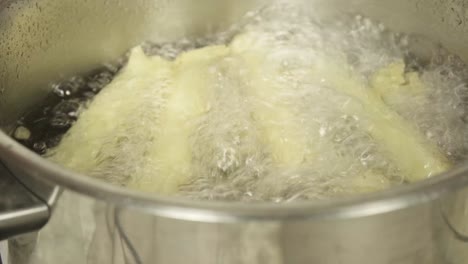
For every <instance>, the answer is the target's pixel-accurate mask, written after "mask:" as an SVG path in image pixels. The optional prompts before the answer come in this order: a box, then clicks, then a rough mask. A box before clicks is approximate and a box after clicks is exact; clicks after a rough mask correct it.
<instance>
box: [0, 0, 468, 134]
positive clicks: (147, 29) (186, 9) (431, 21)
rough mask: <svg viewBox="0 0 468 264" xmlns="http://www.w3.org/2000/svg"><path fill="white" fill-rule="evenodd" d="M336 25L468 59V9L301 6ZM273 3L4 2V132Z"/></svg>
mask: <svg viewBox="0 0 468 264" xmlns="http://www.w3.org/2000/svg"><path fill="white" fill-rule="evenodd" d="M297 1H305V2H307V6H308V7H309V8H310V10H311V12H312V11H313V12H317V11H320V13H321V14H323V15H327V16H329V17H334V16H338V15H342V14H343V12H350V13H359V14H363V15H365V16H368V17H371V18H373V19H376V20H380V21H382V22H384V23H385V24H386V25H387V26H389V27H391V28H393V29H395V30H398V31H403V32H408V33H416V34H421V35H424V36H427V37H429V38H431V39H432V40H434V41H436V42H440V43H442V44H443V45H444V46H445V47H447V48H448V49H450V50H452V51H453V52H455V53H457V54H459V55H460V56H462V57H463V58H465V59H468V48H467V47H466V46H465V45H464V43H467V42H468V32H467V31H468V26H467V24H466V23H467V18H468V8H467V7H468V1H465V0H454V1H439V0H353V1H350V0H297ZM267 2H268V1H267V0H254V1H249V0H225V1H217V0H200V1H191V0H135V1H131V2H129V1H123V0H94V1H75V0H23V1H8V0H7V1H3V2H0V126H1V127H3V128H4V129H9V127H10V125H11V124H12V123H13V122H14V121H15V120H16V119H17V118H18V117H19V116H20V115H21V114H23V113H24V112H25V111H27V110H28V109H29V108H30V107H31V106H33V105H34V104H36V103H37V102H39V101H40V100H41V99H42V98H44V96H45V94H47V92H48V84H50V83H51V82H53V81H57V80H60V79H62V78H66V77H69V76H70V75H72V74H76V73H79V72H83V71H87V70H91V69H93V68H94V67H96V66H97V65H98V64H99V63H102V62H105V61H108V60H111V59H114V58H116V57H118V56H120V55H121V54H122V53H123V52H125V50H127V49H128V48H130V47H132V46H133V45H136V44H138V43H140V42H141V41H143V40H153V41H171V40H174V39H177V38H180V37H183V36H194V35H200V34H207V33H210V32H214V31H218V30H222V29H223V28H226V26H228V25H229V24H232V23H233V22H235V21H236V20H237V19H238V18H239V17H240V16H242V15H243V14H245V13H246V12H247V11H248V10H253V9H256V8H259V7H261V6H262V5H264V4H265V3H267Z"/></svg>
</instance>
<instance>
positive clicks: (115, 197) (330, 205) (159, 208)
mask: <svg viewBox="0 0 468 264" xmlns="http://www.w3.org/2000/svg"><path fill="white" fill-rule="evenodd" d="M0 157H2V158H3V159H5V157H8V158H7V159H8V161H9V162H15V165H17V166H18V168H21V169H22V170H23V171H24V172H26V173H27V176H28V177H34V178H36V179H38V180H46V181H48V182H51V183H53V184H57V185H59V186H61V187H64V188H65V189H69V190H72V191H74V192H77V193H80V194H83V195H85V196H89V197H92V198H95V199H98V200H103V201H106V202H109V203H113V204H114V205H115V206H118V207H131V208H135V209H138V210H141V211H143V212H146V213H150V214H154V215H157V216H162V217H168V218H174V219H180V220H189V221H202V222H213V223H217V222H241V221H285V220H311V219H312V220H314V219H321V220H323V219H349V218H358V217H366V216H372V215H377V214H383V213H388V212H392V211H396V210H402V209H406V208H409V207H413V206H421V205H423V204H425V203H429V202H431V201H433V200H437V199H439V198H440V197H442V196H444V195H446V194H448V193H450V192H454V191H457V190H459V189H461V188H464V187H466V186H467V185H468V164H464V165H462V166H458V167H456V168H454V169H452V170H450V171H448V172H446V173H443V174H441V175H438V176H436V177H432V178H428V179H425V180H422V181H420V182H417V183H412V184H409V185H404V186H397V187H394V188H390V189H388V190H384V191H381V192H376V193H371V194H365V195H356V196H355V197H348V198H338V199H333V200H330V201H304V202H294V203H283V204H275V203H266V202H262V203H249V204H246V203H241V202H217V201H196V200H189V199H186V198H182V197H167V196H162V195H156V194H148V193H142V192H138V191H136V190H131V189H127V188H124V187H119V186H115V185H111V184H108V183H105V182H103V181H100V180H98V179H95V178H92V177H89V176H86V175H83V174H80V173H76V172H73V171H71V170H68V169H65V168H63V167H61V166H59V165H56V164H54V163H52V162H50V161H48V160H46V159H44V158H42V157H41V156H39V155H37V154H36V153H34V152H32V151H30V150H29V149H27V148H26V147H24V146H22V145H21V144H19V143H18V142H16V141H15V140H13V139H12V138H11V137H9V136H8V135H6V134H5V133H4V132H0Z"/></svg>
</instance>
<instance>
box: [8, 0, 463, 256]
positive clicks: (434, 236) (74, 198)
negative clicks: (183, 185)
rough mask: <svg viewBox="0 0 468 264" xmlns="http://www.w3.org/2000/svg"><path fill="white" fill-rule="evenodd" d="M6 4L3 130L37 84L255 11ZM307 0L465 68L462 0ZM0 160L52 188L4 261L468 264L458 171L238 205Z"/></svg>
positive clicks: (26, 157) (178, 3) (17, 154)
mask: <svg viewBox="0 0 468 264" xmlns="http://www.w3.org/2000/svg"><path fill="white" fill-rule="evenodd" d="M304 1H305V0H304ZM10 2H11V3H9V4H3V5H1V4H0V7H1V8H3V9H2V10H0V121H1V123H2V126H3V127H4V130H5V131H7V130H8V128H9V127H10V126H9V124H10V123H11V121H12V120H14V119H15V118H16V117H18V116H19V115H20V114H21V113H22V112H23V111H25V110H26V109H28V108H29V107H30V106H31V105H32V104H34V103H35V102H37V101H39V100H40V99H41V98H42V96H43V95H44V94H45V93H46V92H47V91H46V90H45V89H43V87H47V85H45V84H47V83H49V82H51V81H55V80H58V79H60V78H63V77H66V76H68V75H69V74H72V73H77V72H82V71H86V70H89V69H92V68H93V67H95V66H96V64H98V63H99V62H101V61H105V60H107V59H111V58H114V57H116V56H118V55H120V54H121V53H122V52H124V51H125V50H126V49H127V48H129V47H131V46H132V45H134V44H136V43H138V42H140V41H142V40H145V39H153V40H171V39H174V38H178V37H180V36H182V35H186V34H189V35H194V34H204V33H206V32H209V31H214V30H218V29H222V28H223V27H224V26H226V25H227V24H229V22H232V21H235V20H236V18H237V17H239V16H240V15H241V14H243V13H244V12H245V11H246V10H248V9H250V8H253V7H255V6H259V5H260V4H261V3H262V2H264V1H227V0H226V1H215V0H202V1H189V0H173V1H170V0H138V1H132V2H131V3H132V4H129V3H130V2H124V1H118V0H114V1H112V0H107V1H106V0H96V1H72V0H36V1H10ZM308 2H309V3H310V5H309V7H310V8H311V10H323V11H322V12H323V14H324V15H326V16H330V17H331V18H333V16H336V15H340V14H342V12H351V13H356V12H357V13H361V14H364V15H366V16H369V17H372V18H374V19H378V20H381V21H383V22H385V23H386V24H387V25H388V26H390V27H392V28H393V29H395V30H398V31H405V32H410V33H415V34H420V35H424V36H426V37H429V38H431V39H432V40H434V41H436V42H440V43H442V44H443V45H444V46H446V47H447V48H449V49H450V50H452V51H453V52H455V53H457V54H459V55H460V56H462V57H463V58H465V59H468V48H466V46H465V43H467V41H468V25H467V24H466V21H467V20H466V19H467V17H468V11H467V10H468V9H467V8H466V7H468V1H466V0H454V1H438V0H353V1H351V0H330V1H327V0H310V1H308ZM7 7H9V8H7ZM29 28H30V29H29ZM28 32H30V33H29V34H28ZM31 32H32V33H31ZM41 87H42V88H41ZM0 157H1V160H2V161H3V162H5V164H7V165H8V166H9V167H14V168H15V174H18V175H19V176H20V178H21V179H22V181H23V182H25V183H27V182H29V183H31V182H36V183H38V182H41V183H42V186H50V185H59V186H61V187H62V188H64V189H65V190H66V191H65V192H64V194H63V195H62V197H61V198H60V199H59V200H58V205H57V207H56V208H55V211H54V213H53V215H52V218H51V220H50V223H49V224H48V225H47V226H46V227H45V228H44V229H42V230H41V231H39V233H38V235H37V236H36V235H33V236H29V237H28V238H27V239H23V240H21V237H19V238H16V239H14V240H11V243H10V245H12V247H11V248H10V250H11V253H12V258H11V259H12V260H11V263H15V264H16V263H31V264H32V263H34V264H41V263H48V264H53V263H71V264H74V263H77V264H78V263H156V264H159V263H163V264H166V263H175V264H177V263H195V264H197V263H203V264H205V263H208V264H210V263H226V264H230V263H236V264H237V263H239V264H243V263H245V264H251V263H252V264H257V263H258V264H262V263H281V264H291V263H293V264H296V263H298V264H301V263H325V264H327V263H330V264H335V263H337V264H338V263H345V264H354V263H356V264H357V263H359V264H367V263H369V264H413V263H414V264H421V263H424V264H465V263H468V242H467V241H468V239H467V238H468V237H467V236H468V197H467V195H468V187H467V186H468V166H465V167H461V168H457V169H455V170H453V171H451V172H449V173H447V174H445V175H443V176H440V177H435V178H433V179H429V180H427V181H424V182H421V183H417V184H414V185H411V186H406V187H400V188H396V189H393V190H389V191H386V192H382V193H379V194H372V195H368V196H364V197H358V198H352V199H348V200H341V201H334V202H327V203H312V202H311V203H297V204H296V203H295V204H283V205H272V204H255V205H243V204H226V203H208V202H195V201H186V200H182V199H175V198H164V197H158V196H149V195H145V194H139V193H136V192H133V191H130V190H125V189H122V188H118V187H114V186H109V185H106V184H104V183H101V182H98V181H96V180H94V179H91V178H88V177H85V176H83V175H78V174H75V173H73V172H70V171H67V170H64V169H62V168H60V167H58V166H56V165H53V164H51V163H48V162H46V161H45V160H43V159H42V158H40V157H38V156H36V155H35V154H33V153H31V152H30V151H28V150H26V149H24V148H22V147H21V146H19V145H18V144H17V143H15V142H13V141H12V140H11V139H10V138H9V137H8V136H6V135H5V134H3V133H0ZM28 187H30V186H29V185H28ZM30 188H31V187H30ZM40 189H41V190H44V189H43V188H40ZM45 189H47V188H45ZM52 197H56V196H52ZM18 241H21V243H20V242H18Z"/></svg>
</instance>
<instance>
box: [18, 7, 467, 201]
mask: <svg viewBox="0 0 468 264" xmlns="http://www.w3.org/2000/svg"><path fill="white" fill-rule="evenodd" d="M239 35H245V36H250V38H247V41H244V42H238V43H237V44H235V43H236V37H237V36H239ZM231 42H234V44H232V45H237V49H239V50H243V49H244V50H245V49H247V50H248V51H253V53H262V52H264V51H267V53H268V55H267V56H266V57H265V58H266V59H265V60H263V61H262V62H261V63H260V64H258V65H256V66H255V67H257V68H258V70H259V72H262V74H261V75H260V78H258V79H259V80H260V81H259V82H257V83H250V82H249V81H246V80H249V78H250V77H248V76H250V75H249V74H250V72H251V69H250V70H249V69H248V68H246V67H238V68H236V65H237V66H239V65H240V64H239V63H238V61H239V59H238V57H236V56H231V57H228V58H226V59H225V60H223V62H222V63H221V65H222V66H220V67H218V68H216V67H215V68H214V69H213V71H214V72H213V73H212V74H213V75H214V76H216V81H215V82H214V84H213V85H215V86H216V87H215V99H214V100H212V101H211V102H210V110H209V111H207V112H206V113H205V114H203V115H202V116H199V117H196V118H194V119H193V120H190V122H193V124H194V127H195V129H194V130H193V132H192V133H191V135H190V141H189V142H190V149H191V152H192V162H191V168H192V169H191V172H190V177H189V180H188V181H187V182H186V183H185V184H182V185H181V186H180V188H179V193H178V195H182V196H185V197H190V198H193V199H209V200H240V201H272V202H288V201H293V200H306V199H329V198H332V197H340V196H344V195H351V194H355V193H362V192H368V191H377V190H381V189H384V188H389V187H392V186H395V185H399V184H404V183H408V182H410V181H414V180H415V179H412V178H411V176H410V175H408V173H407V171H405V170H403V169H402V168H401V166H399V164H398V161H396V160H395V159H394V158H392V156H391V155H389V153H388V149H386V148H384V147H382V142H381V141H380V140H379V139H378V137H376V136H375V135H374V134H372V129H366V128H368V127H369V123H371V122H372V121H369V120H373V119H372V118H373V117H372V116H370V114H368V113H366V112H362V111H358V110H355V109H359V107H360V104H362V102H360V101H359V100H355V98H354V97H353V96H352V95H350V94H349V93H346V92H342V91H341V92H340V91H339V90H338V91H337V89H334V87H330V86H333V85H332V84H331V83H333V84H334V86H337V84H336V83H335V82H331V81H330V80H328V78H329V77H330V76H329V75H327V76H325V75H324V76H321V75H318V76H313V78H311V77H310V73H309V72H308V71H307V70H306V69H308V68H310V67H314V65H318V64H323V65H328V64H327V63H329V61H337V62H338V63H339V62H341V63H343V62H344V63H345V64H349V65H347V66H346V67H345V68H346V69H350V70H351V71H352V72H353V73H354V77H353V80H354V81H356V82H359V83H362V86H363V87H365V89H372V87H371V85H370V84H371V83H372V81H373V76H375V75H376V74H377V73H378V72H379V70H381V69H385V68H386V67H388V66H389V65H399V63H400V64H402V63H404V64H402V65H403V66H404V68H402V69H401V70H402V72H401V74H400V75H399V77H401V78H403V83H399V84H400V86H401V87H403V89H401V87H396V88H395V87H394V88H395V90H394V91H392V92H391V93H390V95H388V96H385V98H384V101H385V105H386V106H387V107H388V109H389V111H391V112H392V113H395V115H397V116H399V117H401V118H402V119H403V120H404V122H405V123H406V124H409V126H410V127H411V128H412V129H414V130H415V131H416V132H415V133H414V134H415V135H421V138H422V140H421V142H423V143H422V144H428V145H430V144H433V145H434V147H435V148H436V149H437V152H440V153H442V154H443V156H444V158H442V159H445V157H446V158H447V161H446V163H447V164H451V165H454V164H458V163H460V162H462V161H464V160H465V159H466V158H467V155H468V152H467V150H468V140H466V138H467V137H468V127H467V126H468V124H467V121H468V119H467V118H468V116H467V112H466V111H467V109H468V108H467V105H466V104H467V103H468V88H467V87H466V85H465V82H464V79H465V78H466V76H468V75H467V74H466V72H465V70H464V69H465V65H464V64H463V63H462V62H461V61H460V60H459V59H458V58H457V57H456V56H452V55H450V54H447V53H446V52H444V51H443V50H442V49H440V50H438V52H437V53H434V54H433V56H432V58H430V59H421V58H418V57H415V56H414V55H413V53H412V52H411V49H410V45H409V44H410V43H411V37H410V36H403V35H399V34H395V33H392V32H389V31H387V30H386V28H385V27H384V26H383V25H381V24H378V23H376V22H372V21H370V20H368V19H366V18H363V17H360V16H357V17H353V18H347V17H346V18H342V20H340V21H334V22H325V21H321V20H319V19H317V18H314V17H311V16H310V14H305V13H302V11H301V8H300V7H298V6H294V5H288V4H287V3H286V4H285V3H284V2H280V1H278V2H277V3H275V4H273V5H271V6H269V7H267V8H265V9H263V10H262V11H261V12H258V13H251V14H248V15H247V16H246V17H245V19H244V20H243V21H242V22H241V23H239V24H238V25H235V26H233V27H232V28H231V29H230V30H228V31H226V32H223V33H222V34H218V35H216V36H211V37H209V38H204V39H197V40H181V41H179V42H177V43H167V44H154V43H144V44H142V47H143V49H144V50H145V52H146V53H147V54H148V55H157V56H161V57H163V58H165V59H167V60H174V59H176V58H177V57H178V55H179V54H180V53H182V52H185V51H187V50H192V49H197V48H200V47H204V46H210V45H215V44H229V43H231ZM246 43H247V44H246ZM243 45H244V46H243ZM122 61H125V59H123V60H122ZM122 64H123V63H122ZM120 65H121V64H119V65H117V66H115V65H112V66H110V65H109V66H106V67H104V68H103V69H101V70H99V71H97V72H96V73H93V74H92V75H90V76H89V77H74V78H72V79H70V80H69V81H67V82H64V83H60V84H57V85H54V87H53V89H54V94H53V95H52V96H51V98H50V99H49V101H48V102H47V103H46V104H45V107H43V108H41V111H38V112H34V113H32V114H30V115H28V116H26V117H25V118H24V119H23V120H21V121H20V124H19V126H18V129H17V131H16V132H15V137H16V138H17V139H18V140H20V142H22V143H24V144H25V145H26V146H28V147H30V148H32V149H34V150H35V151H37V152H38V153H40V154H44V155H45V156H47V157H49V156H53V155H54V154H55V153H54V148H55V147H56V146H57V144H59V142H60V139H61V137H62V136H63V134H64V133H66V131H67V130H68V129H69V128H70V127H71V126H72V125H73V124H74V123H75V122H76V120H77V119H79V115H80V113H81V112H83V111H86V109H87V107H88V106H89V105H92V103H93V102H92V101H93V97H94V96H95V95H96V94H97V93H98V92H99V91H100V90H101V89H102V88H104V87H105V86H106V85H107V84H108V83H109V82H110V81H111V79H112V78H113V76H114V75H115V74H116V73H117V72H118V70H119V68H120ZM340 67H341V66H340ZM339 69H341V68H339ZM403 71H404V73H406V74H407V75H404V73H403ZM226 72H228V73H226ZM272 73H274V74H272ZM325 73H327V74H328V72H327V71H325ZM332 73H333V72H332ZM334 73H335V74H340V71H339V70H337V72H334ZM411 76H412V77H411ZM336 77H337V79H340V78H341V77H340V76H336ZM411 78H413V79H411ZM410 79H411V80H413V81H414V80H415V79H417V80H419V82H421V83H422V84H423V86H424V91H423V92H414V91H411V90H409V88H408V89H406V90H405V89H404V87H405V85H404V82H409V81H411V80H410ZM265 84H269V85H271V87H268V85H266V86H267V87H266V88H261V89H260V88H258V87H256V85H257V86H258V85H265ZM249 85H250V86H251V87H250V86H249ZM346 85H347V84H343V86H346ZM247 86H249V87H250V88H248V89H246V88H245V87H247ZM338 86H340V84H338ZM243 87H244V88H243ZM374 88H375V87H374ZM135 89H138V88H137V87H136V88H135ZM262 89H263V90H262ZM251 91H260V92H259V94H262V95H264V97H262V96H258V94H257V93H255V92H251ZM366 92H367V90H365V91H364V93H366ZM128 96H132V94H128ZM146 98H147V99H148V97H146ZM122 100H125V99H124V98H123V99H122ZM148 100H151V98H149V99H148ZM154 101H156V99H154V100H153V105H154ZM158 104H159V103H158ZM160 104H161V105H160V106H159V107H162V108H164V101H161V102H160ZM52 105H53V106H52ZM142 107H145V106H143V105H142ZM278 109H280V110H278ZM145 111H151V109H140V110H139V111H138V112H139V113H144V112H145ZM259 113H260V114H259ZM129 114H130V113H129ZM134 114H135V113H134ZM265 116H267V118H266V119H267V120H268V122H263V123H262V121H261V120H264V119H265ZM132 119H133V122H139V121H138V120H140V117H139V116H134V118H132ZM141 120H142V121H141V122H143V120H144V119H141ZM259 120H260V121H259ZM146 121H148V120H146ZM78 122H79V120H78ZM159 125H163V124H156V123H155V124H152V125H150V126H148V124H143V123H141V124H140V125H138V124H136V125H133V126H132V127H137V128H140V131H138V132H135V131H133V132H132V131H127V132H128V135H127V137H129V138H133V139H138V138H139V135H141V134H145V133H147V132H148V131H159V130H160V128H159V127H158V126H159ZM150 127H151V130H148V131H142V130H145V129H149V128H150ZM271 131H276V132H277V133H276V134H274V135H273V134H272V132H271ZM384 132H385V131H384ZM156 134H157V133H156ZM278 135H279V136H278ZM108 136H109V137H111V138H113V137H115V136H116V135H112V134H111V135H108ZM271 137H275V139H276V140H279V141H281V142H279V143H278V142H276V143H275V144H276V145H274V146H272V145H271V144H269V143H268V139H269V138H271ZM103 141H105V139H103ZM130 142H131V144H130V145H128V146H127V147H126V149H125V150H124V149H120V150H116V151H117V152H119V151H120V153H114V154H115V155H114V156H116V157H117V158H115V159H114V162H113V163H112V164H111V165H110V166H107V167H106V168H105V171H103V168H95V170H91V171H84V173H87V174H89V175H93V176H95V177H98V178H102V179H104V180H107V181H110V182H112V183H114V184H118V185H122V186H126V185H127V184H128V182H129V181H131V179H130V178H131V177H132V173H131V172H132V171H134V169H135V168H134V166H136V165H134V164H137V163H138V162H137V161H138V160H141V159H142V158H143V155H144V151H143V149H144V146H145V144H147V142H145V141H144V140H142V141H139V140H131V141H130ZM270 143H271V142H270ZM288 144H289V145H288ZM395 144H398V142H395ZM275 148H276V149H275ZM293 150H294V151H295V150H298V152H300V153H302V154H301V156H300V158H298V159H296V158H295V157H296V156H297V155H296V156H295V154H291V153H289V152H288V151H293ZM282 152H284V153H282ZM435 155H437V154H435ZM119 157H120V158H119ZM124 160H126V161H132V162H123V161H124ZM155 166H156V167H157V164H156V165H155ZM74 169H77V170H79V168H74ZM155 171H157V169H155ZM155 174H157V173H156V172H155ZM106 175H113V177H109V176H106ZM119 175H125V177H119ZM114 176H115V177H114ZM425 176H427V177H429V176H432V175H431V173H428V175H425ZM155 177H157V175H155Z"/></svg>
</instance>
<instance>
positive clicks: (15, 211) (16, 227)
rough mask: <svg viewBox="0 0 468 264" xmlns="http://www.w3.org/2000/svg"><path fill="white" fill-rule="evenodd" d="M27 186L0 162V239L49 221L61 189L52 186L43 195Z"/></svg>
mask: <svg viewBox="0 0 468 264" xmlns="http://www.w3.org/2000/svg"><path fill="white" fill-rule="evenodd" d="M28 186H30V185H29V184H24V183H23V182H22V181H21V180H20V179H19V178H18V177H15V176H14V173H13V172H12V170H10V169H9V168H7V167H6V166H5V164H4V163H2V162H0V241H1V240H5V239H8V238H11V237H13V236H16V235H19V234H25V233H28V232H32V231H36V230H39V229H40V228H42V227H43V226H44V225H45V224H46V223H47V222H48V220H49V217H50V215H51V211H52V207H51V205H52V204H51V203H52V201H54V200H55V198H56V197H57V194H58V193H59V189H58V188H57V187H49V188H48V195H46V196H44V195H40V194H38V193H37V191H32V190H31V189H30V188H28ZM34 189H36V188H34ZM45 197H48V198H47V199H45Z"/></svg>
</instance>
